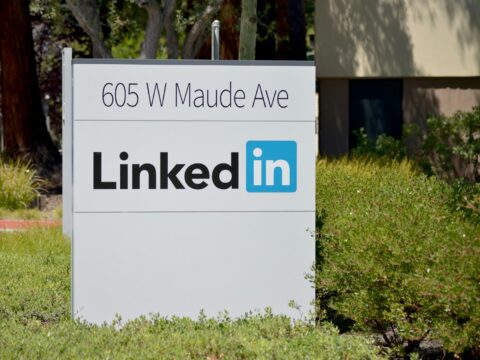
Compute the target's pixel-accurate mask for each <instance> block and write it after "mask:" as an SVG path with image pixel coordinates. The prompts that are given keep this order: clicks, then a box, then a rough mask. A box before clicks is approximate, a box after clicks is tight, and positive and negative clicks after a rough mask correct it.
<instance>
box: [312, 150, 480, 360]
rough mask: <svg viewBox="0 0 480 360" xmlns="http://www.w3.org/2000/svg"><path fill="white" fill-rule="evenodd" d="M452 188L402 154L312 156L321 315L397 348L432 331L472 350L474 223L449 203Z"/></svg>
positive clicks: (476, 312) (476, 261) (478, 294)
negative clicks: (378, 158) (382, 157)
mask: <svg viewBox="0 0 480 360" xmlns="http://www.w3.org/2000/svg"><path fill="white" fill-rule="evenodd" d="M450 191H451V190H450V188H449V186H448V185H447V184H445V183H443V182H441V181H438V180H436V179H435V178H429V177H427V176H425V175H420V174H417V173H416V172H415V171H414V170H413V166H412V164H410V163H409V162H408V161H402V162H395V161H391V162H390V163H387V162H383V163H381V164H379V163H378V162H373V161H366V160H346V159H341V160H336V161H330V162H329V161H324V160H323V161H320V162H319V163H318V167H317V211H318V214H319V220H318V221H317V224H318V225H317V226H319V227H320V230H319V236H318V245H317V248H318V249H319V251H320V254H321V257H320V258H318V261H317V276H316V285H317V292H318V297H319V306H320V316H321V317H322V318H323V319H330V320H333V321H335V322H341V321H343V326H345V324H347V325H348V321H350V323H352V321H353V324H354V328H358V329H361V330H367V331H372V332H376V333H381V334H383V337H384V340H385V341H387V342H388V343H389V344H390V345H391V346H392V347H394V348H396V349H397V350H398V351H400V352H401V351H403V349H402V347H401V345H402V344H403V343H404V342H407V343H408V349H410V350H411V349H414V348H415V346H416V345H418V343H419V341H420V340H422V339H425V338H427V339H428V338H433V339H441V340H442V341H443V344H444V346H445V348H446V349H447V350H449V351H451V352H454V353H457V354H460V353H462V352H468V351H469V352H471V353H473V354H477V355H478V352H479V351H480V330H479V329H480V302H479V298H480V281H479V280H480V278H479V272H478V270H479V269H480V231H479V227H478V226H475V225H474V224H472V223H470V222H467V221H465V220H463V219H462V218H461V217H460V216H458V215H457V214H455V213H452V212H451V211H450V210H449V206H448V201H449V196H450V195H449V192H450ZM341 325H342V323H341ZM350 325H351V324H350Z"/></svg>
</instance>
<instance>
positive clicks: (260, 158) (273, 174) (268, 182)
mask: <svg viewBox="0 0 480 360" xmlns="http://www.w3.org/2000/svg"><path fill="white" fill-rule="evenodd" d="M246 161H247V192H295V191H297V143H296V142H295V141H257V140H255V141H253V140H252V141H247V154H246Z"/></svg>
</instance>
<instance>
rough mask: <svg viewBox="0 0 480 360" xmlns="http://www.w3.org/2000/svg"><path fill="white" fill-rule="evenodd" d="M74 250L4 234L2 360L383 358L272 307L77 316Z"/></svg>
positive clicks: (58, 239) (32, 234)
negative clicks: (231, 313) (72, 309)
mask: <svg viewBox="0 0 480 360" xmlns="http://www.w3.org/2000/svg"><path fill="white" fill-rule="evenodd" d="M69 250H70V244H69V243H68V242H67V241H65V240H64V239H63V238H62V233H61V230H60V229H48V230H40V229H39V230H30V231H26V232H15V233H7V234H0V334H1V335H0V358H1V359H4V358H6V359H107V358H110V359H210V360H214V359H216V360H220V359H320V360H321V359H325V360H327V359H328V360H330V359H378V358H381V356H379V355H378V354H377V353H378V349H376V348H375V347H374V346H373V345H372V344H371V342H370V341H369V340H367V339H366V338H365V337H362V336H359V335H355V336H354V335H339V334H338V331H337V330H336V329H335V328H334V327H333V326H329V325H326V326H322V327H315V326H314V325H313V324H310V323H306V322H296V323H292V321H291V320H290V319H289V318H287V317H283V316H276V315H273V314H272V313H271V312H270V311H266V312H265V313H263V314H249V315H245V317H243V318H240V319H236V320H234V319H230V318H229V317H228V316H227V315H226V314H224V315H221V316H219V317H218V318H215V319H212V318H206V317H205V316H200V317H199V319H198V320H190V319H184V318H173V319H164V318H161V317H153V318H152V319H150V320H147V319H144V318H143V319H137V320H134V321H130V322H127V323H123V322H121V321H120V320H118V322H117V323H115V324H111V325H104V326H93V325H88V324H85V323H79V322H76V321H72V320H70V314H69V298H70V251H69ZM192 301H194V299H193V300H192ZM119 323H121V324H122V325H123V326H121V327H120V326H118V325H119Z"/></svg>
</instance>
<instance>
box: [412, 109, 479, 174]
mask: <svg viewBox="0 0 480 360" xmlns="http://www.w3.org/2000/svg"><path fill="white" fill-rule="evenodd" d="M427 127H428V132H427V135H426V136H425V138H424V140H423V154H422V158H423V160H424V162H425V163H426V164H427V165H428V168H429V169H430V171H431V172H432V173H433V174H435V175H436V176H437V177H439V178H442V179H445V180H447V181H450V182H453V181H454V180H455V179H459V178H460V179H464V180H465V181H467V182H470V183H475V182H477V183H478V182H480V106H477V107H474V108H473V109H472V111H470V112H464V111H458V112H456V113H455V114H454V115H453V116H449V117H447V116H430V117H429V118H428V119H427Z"/></svg>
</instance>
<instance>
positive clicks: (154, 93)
mask: <svg viewBox="0 0 480 360" xmlns="http://www.w3.org/2000/svg"><path fill="white" fill-rule="evenodd" d="M166 92H167V83H165V84H164V85H163V94H162V93H160V89H159V88H158V83H155V86H154V87H153V91H152V94H151V95H150V85H149V84H148V83H147V93H148V101H149V103H150V107H152V106H153V103H154V101H155V97H158V102H159V103H160V106H161V107H162V106H163V101H164V100H165V93H166ZM137 99H138V96H137ZM137 103H138V101H137Z"/></svg>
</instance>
